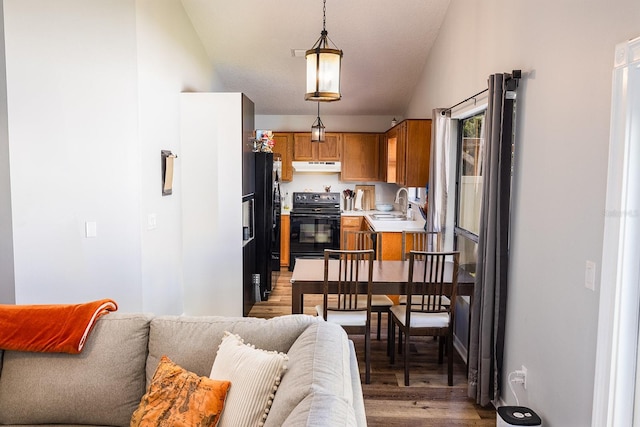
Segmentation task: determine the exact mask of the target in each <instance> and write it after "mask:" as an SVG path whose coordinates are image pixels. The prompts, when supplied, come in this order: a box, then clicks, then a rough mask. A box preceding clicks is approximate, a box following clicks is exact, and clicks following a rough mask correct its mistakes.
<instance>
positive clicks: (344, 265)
mask: <svg viewBox="0 0 640 427" xmlns="http://www.w3.org/2000/svg"><path fill="white" fill-rule="evenodd" d="M373 254H374V251H373V249H368V250H331V249H325V251H324V290H323V307H324V309H323V316H324V319H325V320H326V319H327V311H328V310H332V311H333V310H340V311H367V312H370V310H371V282H372V279H373ZM330 282H336V283H337V286H336V290H335V292H332V291H331V290H330V287H329V283H330ZM330 296H331V300H329V297H330ZM359 296H366V298H359Z"/></svg>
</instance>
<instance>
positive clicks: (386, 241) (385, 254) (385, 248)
mask: <svg viewBox="0 0 640 427" xmlns="http://www.w3.org/2000/svg"><path fill="white" fill-rule="evenodd" d="M401 258H402V233H382V259H383V260H392V261H399V260H400V259H401Z"/></svg>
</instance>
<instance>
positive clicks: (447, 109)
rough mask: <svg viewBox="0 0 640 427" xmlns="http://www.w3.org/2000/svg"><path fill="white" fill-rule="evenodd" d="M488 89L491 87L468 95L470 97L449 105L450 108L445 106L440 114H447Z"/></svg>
mask: <svg viewBox="0 0 640 427" xmlns="http://www.w3.org/2000/svg"><path fill="white" fill-rule="evenodd" d="M488 90H489V89H485V90H481V91H480V92H478V93H476V94H475V95H472V96H470V97H468V98H467V99H465V100H464V101H460V102H458V103H457V104H456V105H452V106H451V107H449V108H445V109H444V110H442V111H441V112H440V114H442V115H443V116H444V115H445V114H447V111H451V110H453V109H454V108H456V107H457V106H458V105H462V104H464V103H465V102H467V101H470V100H472V99H474V98H475V97H476V96H478V95H482V94H483V93H485V92H487V91H488Z"/></svg>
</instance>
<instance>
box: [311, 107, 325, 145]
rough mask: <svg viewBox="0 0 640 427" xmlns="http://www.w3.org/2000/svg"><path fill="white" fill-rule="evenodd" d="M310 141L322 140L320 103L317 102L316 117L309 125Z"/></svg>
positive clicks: (322, 127)
mask: <svg viewBox="0 0 640 427" xmlns="http://www.w3.org/2000/svg"><path fill="white" fill-rule="evenodd" d="M311 142H324V124H323V123H322V120H320V103H319V102H318V117H317V118H316V121H315V122H313V124H312V125H311Z"/></svg>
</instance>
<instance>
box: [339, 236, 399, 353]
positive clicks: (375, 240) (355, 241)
mask: <svg viewBox="0 0 640 427" xmlns="http://www.w3.org/2000/svg"><path fill="white" fill-rule="evenodd" d="M343 243H344V244H343V248H345V249H354V250H365V249H373V251H374V253H373V259H378V260H379V259H381V258H382V233H380V232H376V231H366V230H365V231H353V230H346V231H345V232H344V242H343ZM392 305H393V301H392V300H391V298H389V297H388V296H386V295H372V296H371V311H372V312H373V313H377V315H378V325H377V328H376V339H377V340H378V341H380V330H381V325H382V314H383V313H386V314H387V316H388V315H389V307H391V306H392Z"/></svg>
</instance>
